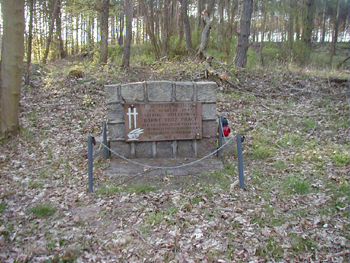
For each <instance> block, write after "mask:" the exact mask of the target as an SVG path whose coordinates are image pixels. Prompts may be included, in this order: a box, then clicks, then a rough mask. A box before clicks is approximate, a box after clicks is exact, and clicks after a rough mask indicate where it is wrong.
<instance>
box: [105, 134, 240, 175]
mask: <svg viewBox="0 0 350 263" xmlns="http://www.w3.org/2000/svg"><path fill="white" fill-rule="evenodd" d="M236 136H237V135H236ZM236 136H233V137H232V138H230V139H229V140H228V141H226V142H225V144H223V145H222V146H221V147H220V148H218V149H216V150H215V151H214V152H212V153H210V154H208V155H206V156H204V157H202V158H200V159H198V160H195V161H193V162H190V163H185V164H182V165H177V166H153V165H147V164H144V163H139V162H136V161H133V160H131V159H128V158H126V157H124V156H123V155H121V154H119V153H117V152H115V151H113V150H112V149H111V148H109V147H108V146H106V145H105V144H104V143H103V142H99V143H100V144H102V146H103V147H105V148H106V149H108V150H109V151H111V152H112V153H114V154H115V155H117V156H118V157H120V158H122V159H124V160H126V161H128V162H131V163H133V164H137V165H140V166H144V167H149V168H154V169H163V168H167V169H177V168H181V167H184V166H188V165H192V164H194V163H197V162H200V161H203V160H204V159H206V158H208V157H210V156H212V155H214V154H215V153H217V152H218V151H220V150H221V149H222V148H224V147H225V146H226V145H228V144H229V143H230V142H231V141H232V140H233V139H234V138H235V137H236Z"/></svg>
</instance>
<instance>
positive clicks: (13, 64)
mask: <svg viewBox="0 0 350 263" xmlns="http://www.w3.org/2000/svg"><path fill="white" fill-rule="evenodd" d="M1 10H2V17H3V28H4V31H3V38H2V50H1V89H0V131H1V133H2V134H13V135H16V134H17V133H18V130H19V119H18V113H19V100H20V94H21V83H22V67H23V55H24V36H23V35H24V0H2V2H1Z"/></svg>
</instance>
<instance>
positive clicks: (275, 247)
mask: <svg viewBox="0 0 350 263" xmlns="http://www.w3.org/2000/svg"><path fill="white" fill-rule="evenodd" d="M283 254H284V249H283V248H282V247H281V244H280V242H278V241H276V240H275V239H274V238H273V237H270V238H269V239H268V240H267V241H266V247H259V248H257V249H256V255H257V256H259V257H262V258H266V259H274V261H275V260H277V261H278V259H281V258H283Z"/></svg>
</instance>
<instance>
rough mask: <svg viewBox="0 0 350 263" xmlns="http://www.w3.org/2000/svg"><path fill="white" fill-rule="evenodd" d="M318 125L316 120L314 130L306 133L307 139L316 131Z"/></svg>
mask: <svg viewBox="0 0 350 263" xmlns="http://www.w3.org/2000/svg"><path fill="white" fill-rule="evenodd" d="M316 126H317V121H316V120H315V126H314V128H313V129H312V131H311V132H310V133H309V134H308V135H306V137H305V140H307V139H309V138H310V136H311V135H312V134H313V133H314V131H315V129H316Z"/></svg>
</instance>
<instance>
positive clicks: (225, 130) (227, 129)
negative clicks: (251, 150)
mask: <svg viewBox="0 0 350 263" xmlns="http://www.w3.org/2000/svg"><path fill="white" fill-rule="evenodd" d="M230 133H231V128H230V126H228V121H227V119H226V118H225V117H223V118H222V135H223V136H225V137H227V136H228V135H229V134H230Z"/></svg>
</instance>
